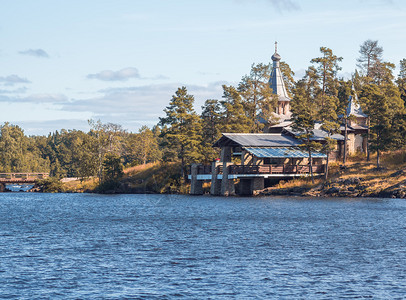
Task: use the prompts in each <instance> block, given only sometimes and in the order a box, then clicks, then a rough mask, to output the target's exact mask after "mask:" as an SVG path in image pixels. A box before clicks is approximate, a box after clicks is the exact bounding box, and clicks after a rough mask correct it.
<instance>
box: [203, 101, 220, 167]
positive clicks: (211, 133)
mask: <svg viewBox="0 0 406 300" xmlns="http://www.w3.org/2000/svg"><path fill="white" fill-rule="evenodd" d="M221 116H222V111H221V103H220V101H218V100H215V99H208V100H206V102H205V103H204V105H203V106H202V113H201V115H200V118H201V119H202V128H203V134H202V139H203V141H202V145H203V149H204V151H203V153H204V156H205V161H206V162H210V161H213V160H214V159H216V158H217V157H218V151H217V150H216V149H214V148H213V147H212V146H213V144H214V142H215V141H216V140H218V139H219V138H220V135H221V132H220V128H221Z"/></svg>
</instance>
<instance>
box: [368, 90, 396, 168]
mask: <svg viewBox="0 0 406 300" xmlns="http://www.w3.org/2000/svg"><path fill="white" fill-rule="evenodd" d="M361 101H363V102H364V103H365V104H366V107H367V114H368V115H369V117H370V131H371V134H370V139H369V142H370V149H371V150H372V151H375V152H377V168H379V163H380V162H379V159H380V153H381V152H382V151H385V150H388V149H390V147H391V146H392V143H393V139H394V135H393V134H392V133H393V131H392V130H391V129H392V128H391V125H392V124H391V120H393V118H394V117H395V115H396V114H397V112H401V111H403V103H402V101H401V100H400V95H399V92H398V90H397V89H395V88H393V84H392V86H391V85H390V84H386V85H380V86H379V85H377V84H374V83H371V84H368V85H364V86H363V89H362V92H361Z"/></svg>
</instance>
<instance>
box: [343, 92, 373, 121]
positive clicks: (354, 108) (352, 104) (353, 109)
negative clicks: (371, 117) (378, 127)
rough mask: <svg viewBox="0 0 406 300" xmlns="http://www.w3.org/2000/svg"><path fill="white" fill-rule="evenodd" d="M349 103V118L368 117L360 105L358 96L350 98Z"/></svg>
mask: <svg viewBox="0 0 406 300" xmlns="http://www.w3.org/2000/svg"><path fill="white" fill-rule="evenodd" d="M348 102H349V103H348V107H347V116H350V115H353V116H355V117H358V118H366V117H368V116H367V115H366V114H364V112H363V111H362V108H361V106H360V105H359V102H358V97H357V94H355V96H350V97H349V98H348Z"/></svg>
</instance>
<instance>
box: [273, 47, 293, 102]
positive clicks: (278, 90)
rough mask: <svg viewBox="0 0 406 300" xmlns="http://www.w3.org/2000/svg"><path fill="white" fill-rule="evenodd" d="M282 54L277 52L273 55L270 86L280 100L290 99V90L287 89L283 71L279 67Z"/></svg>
mask: <svg viewBox="0 0 406 300" xmlns="http://www.w3.org/2000/svg"><path fill="white" fill-rule="evenodd" d="M280 60H281V56H280V55H279V54H278V53H277V52H276V49H275V53H274V54H273V55H272V61H273V68H272V72H271V77H270V78H269V86H270V87H271V88H272V92H273V93H274V94H275V95H278V98H279V101H290V98H289V95H288V92H287V91H286V87H285V83H284V81H283V76H282V72H281V70H280V68H279V62H280Z"/></svg>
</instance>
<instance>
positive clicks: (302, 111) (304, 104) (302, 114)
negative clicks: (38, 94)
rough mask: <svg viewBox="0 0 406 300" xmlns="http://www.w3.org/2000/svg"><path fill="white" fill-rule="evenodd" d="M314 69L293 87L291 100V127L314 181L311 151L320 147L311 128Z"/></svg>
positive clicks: (315, 111) (313, 117)
mask: <svg viewBox="0 0 406 300" xmlns="http://www.w3.org/2000/svg"><path fill="white" fill-rule="evenodd" d="M313 72H314V70H309V71H308V72H307V74H306V77H305V78H304V79H302V80H300V81H299V82H298V83H297V85H296V89H295V96H294V97H293V99H292V101H291V106H292V129H293V130H294V131H295V132H298V133H299V135H298V137H299V138H300V139H301V140H302V141H303V144H302V145H301V147H302V148H303V149H305V150H306V151H307V153H308V155H309V166H310V175H311V178H312V182H313V183H314V176H313V159H312V152H313V151H315V150H317V149H319V148H320V144H319V143H317V142H315V141H313V140H312V137H313V129H314V125H315V120H316V113H317V110H316V104H315V102H314V101H313V97H312V90H313V87H314V85H315V83H314V80H312V79H314V77H313V76H311V74H313Z"/></svg>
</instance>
